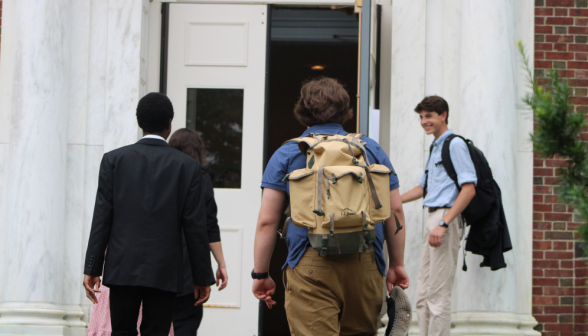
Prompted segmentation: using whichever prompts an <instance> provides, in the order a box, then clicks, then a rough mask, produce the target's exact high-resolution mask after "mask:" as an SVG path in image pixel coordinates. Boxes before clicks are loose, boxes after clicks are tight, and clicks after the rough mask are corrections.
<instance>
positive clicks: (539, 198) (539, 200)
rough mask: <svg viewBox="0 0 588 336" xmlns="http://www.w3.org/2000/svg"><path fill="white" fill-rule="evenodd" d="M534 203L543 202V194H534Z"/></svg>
mask: <svg viewBox="0 0 588 336" xmlns="http://www.w3.org/2000/svg"><path fill="white" fill-rule="evenodd" d="M533 203H543V195H533Z"/></svg>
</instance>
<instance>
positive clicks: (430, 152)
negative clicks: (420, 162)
mask: <svg viewBox="0 0 588 336" xmlns="http://www.w3.org/2000/svg"><path fill="white" fill-rule="evenodd" d="M434 144H435V142H433V143H432V144H431V147H429V158H428V159H427V163H426V164H425V187H424V188H423V198H425V196H427V186H428V184H429V170H428V169H427V167H428V166H429V161H431V154H432V153H433V145H434ZM424 207H425V206H424V205H423V208H424Z"/></svg>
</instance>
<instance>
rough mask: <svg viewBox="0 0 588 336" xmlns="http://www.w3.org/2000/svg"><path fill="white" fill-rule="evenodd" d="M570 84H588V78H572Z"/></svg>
mask: <svg viewBox="0 0 588 336" xmlns="http://www.w3.org/2000/svg"><path fill="white" fill-rule="evenodd" d="M578 72H579V71H578ZM578 78H580V77H578ZM570 86H588V80H586V79H572V80H570Z"/></svg>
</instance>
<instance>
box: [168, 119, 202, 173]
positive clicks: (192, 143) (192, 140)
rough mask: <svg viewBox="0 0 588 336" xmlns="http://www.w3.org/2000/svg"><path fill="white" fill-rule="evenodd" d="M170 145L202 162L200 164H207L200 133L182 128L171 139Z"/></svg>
mask: <svg viewBox="0 0 588 336" xmlns="http://www.w3.org/2000/svg"><path fill="white" fill-rule="evenodd" d="M169 145H170V146H172V147H173V148H175V149H177V150H179V151H180V152H182V153H184V154H187V155H190V156H191V157H193V158H195V159H196V160H198V161H200V164H202V165H205V164H206V156H205V155H204V141H202V138H200V135H199V134H198V132H196V131H193V130H191V129H187V128H180V129H179V130H177V131H175V132H174V134H172V136H171V137H170V138H169Z"/></svg>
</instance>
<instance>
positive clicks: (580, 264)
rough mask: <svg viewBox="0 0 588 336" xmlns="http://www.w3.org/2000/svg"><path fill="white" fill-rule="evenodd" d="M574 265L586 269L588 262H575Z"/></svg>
mask: <svg viewBox="0 0 588 336" xmlns="http://www.w3.org/2000/svg"><path fill="white" fill-rule="evenodd" d="M574 265H575V266H576V267H586V266H587V264H586V261H584V260H575V261H574Z"/></svg>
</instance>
